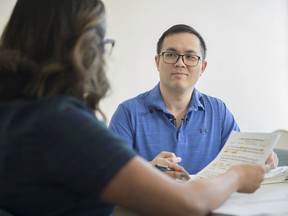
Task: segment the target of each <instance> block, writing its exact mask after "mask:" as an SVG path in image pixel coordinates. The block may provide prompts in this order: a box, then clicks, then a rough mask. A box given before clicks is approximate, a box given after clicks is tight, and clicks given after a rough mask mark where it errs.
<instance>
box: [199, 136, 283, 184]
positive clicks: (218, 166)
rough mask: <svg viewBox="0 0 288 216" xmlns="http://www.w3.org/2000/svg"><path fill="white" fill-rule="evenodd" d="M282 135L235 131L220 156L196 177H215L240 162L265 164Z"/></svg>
mask: <svg viewBox="0 0 288 216" xmlns="http://www.w3.org/2000/svg"><path fill="white" fill-rule="evenodd" d="M280 136H281V135H280V134H274V133H245V132H236V131H233V132H232V133H231V135H230V136H229V138H228V140H227V142H226V144H225V145H224V147H223V148H222V150H221V151H220V153H219V154H218V156H217V157H216V158H215V159H214V160H213V161H212V162H211V163H210V164H209V165H208V166H207V167H205V168H204V169H203V170H201V171H200V172H199V173H197V174H196V175H195V176H194V177H195V178H196V179H202V178H210V177H214V176H217V175H219V174H221V173H224V172H225V171H227V170H228V169H229V168H230V167H231V166H232V165H235V164H240V163H249V164H265V161H266V159H267V158H268V156H269V154H270V152H271V150H272V149H273V147H274V145H275V144H276V143H277V141H278V139H279V138H280Z"/></svg>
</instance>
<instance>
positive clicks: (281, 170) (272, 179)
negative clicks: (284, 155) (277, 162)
mask: <svg viewBox="0 0 288 216" xmlns="http://www.w3.org/2000/svg"><path fill="white" fill-rule="evenodd" d="M280 182H288V166H280V167H277V168H275V169H272V170H270V172H268V173H266V174H265V178H264V181H263V182H262V184H275V183H280Z"/></svg>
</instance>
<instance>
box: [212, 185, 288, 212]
mask: <svg viewBox="0 0 288 216" xmlns="http://www.w3.org/2000/svg"><path fill="white" fill-rule="evenodd" d="M212 212H213V213H216V214H220V215H223V214H224V215H233V216H272V215H277V216H280V215H281V216H287V215H288V183H278V184H267V185H261V187H260V188H259V189H258V190H257V191H256V192H255V193H252V194H245V193H233V194H232V195H231V196H230V197H229V198H228V199H227V200H226V201H225V202H224V203H223V205H221V206H220V207H219V208H217V209H215V210H213V211H212Z"/></svg>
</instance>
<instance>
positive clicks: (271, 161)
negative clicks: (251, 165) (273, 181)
mask: <svg viewBox="0 0 288 216" xmlns="http://www.w3.org/2000/svg"><path fill="white" fill-rule="evenodd" d="M278 163H279V159H278V156H277V154H276V153H275V152H274V151H272V152H271V154H270V155H269V157H268V158H267V160H266V162H265V164H266V165H269V166H270V168H271V169H274V168H276V167H277V166H278Z"/></svg>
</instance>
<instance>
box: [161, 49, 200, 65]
mask: <svg viewBox="0 0 288 216" xmlns="http://www.w3.org/2000/svg"><path fill="white" fill-rule="evenodd" d="M159 56H162V57H163V61H164V62H165V63H167V64H175V63H176V62H178V60H179V58H180V57H182V61H183V62H184V64H185V65H187V66H190V67H195V66H197V65H198V63H199V61H200V60H203V59H202V58H201V57H200V56H197V55H193V54H189V53H187V54H184V55H181V54H179V53H176V52H162V53H161V54H159Z"/></svg>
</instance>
